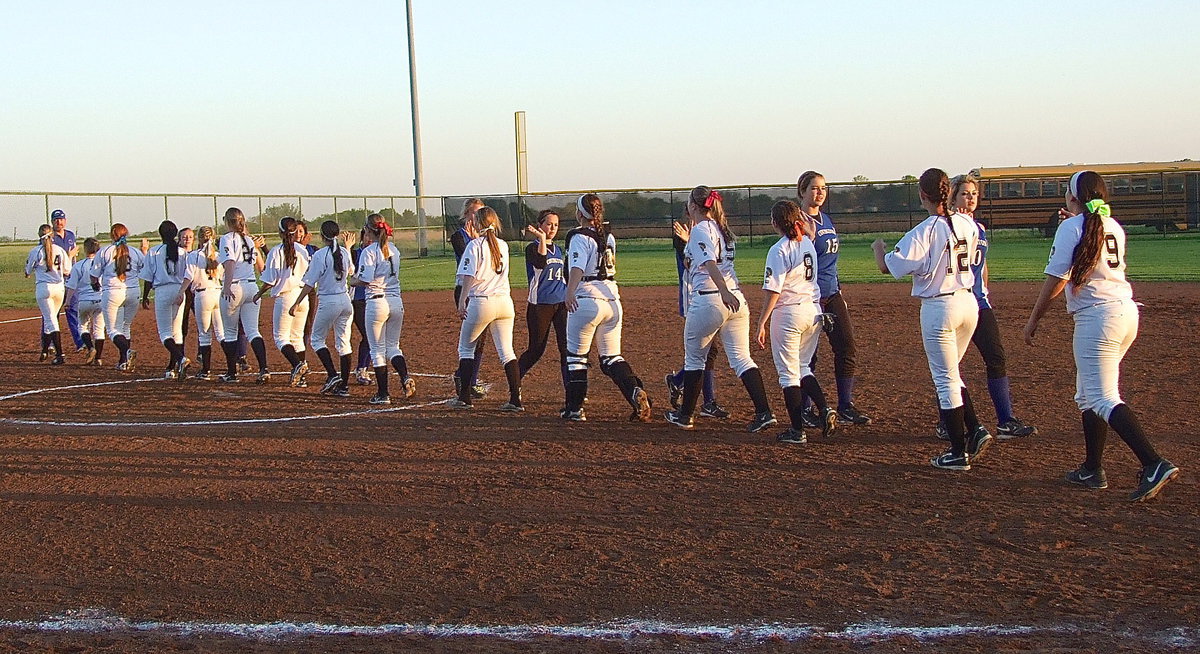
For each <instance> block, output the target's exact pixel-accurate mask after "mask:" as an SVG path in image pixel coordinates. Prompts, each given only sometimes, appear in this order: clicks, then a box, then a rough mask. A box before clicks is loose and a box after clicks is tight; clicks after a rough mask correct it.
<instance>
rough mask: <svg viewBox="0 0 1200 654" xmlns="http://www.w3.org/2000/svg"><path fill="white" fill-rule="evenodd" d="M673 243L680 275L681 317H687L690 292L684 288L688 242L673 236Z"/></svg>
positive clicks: (676, 270)
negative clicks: (684, 254)
mask: <svg viewBox="0 0 1200 654" xmlns="http://www.w3.org/2000/svg"><path fill="white" fill-rule="evenodd" d="M671 243H672V244H673V245H674V246H675V272H676V273H678V275H679V315H681V316H686V315H687V296H688V292H687V289H686V288H685V286H684V278H683V273H684V272H685V271H686V270H687V266H685V265H684V264H683V248H684V247H685V246H686V245H687V241H685V240H683V239H681V238H679V237H678V236H675V235H674V234H672V235H671Z"/></svg>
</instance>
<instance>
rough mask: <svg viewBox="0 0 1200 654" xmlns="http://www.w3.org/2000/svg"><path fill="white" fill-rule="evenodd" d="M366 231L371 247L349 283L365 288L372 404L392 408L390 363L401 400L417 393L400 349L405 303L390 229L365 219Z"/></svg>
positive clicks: (379, 218)
mask: <svg viewBox="0 0 1200 654" xmlns="http://www.w3.org/2000/svg"><path fill="white" fill-rule="evenodd" d="M366 231H367V233H368V234H369V236H370V238H371V241H372V243H371V245H369V246H367V248H366V249H365V250H363V253H362V258H361V259H360V261H359V267H358V273H357V274H356V276H355V280H354V281H353V282H352V283H353V284H355V285H366V287H367V306H366V315H365V322H366V325H367V339H368V341H369V342H370V345H371V363H372V364H373V365H374V366H375V387H376V389H375V395H374V396H372V397H371V400H370V402H371V404H391V403H392V398H391V396H390V395H388V369H387V364H388V363H389V362H390V363H391V364H392V367H393V368H395V369H396V373H397V374H399V375H400V381H401V383H402V384H403V385H404V397H412V396H413V395H415V394H416V392H417V383H416V381H415V380H413V378H412V377H410V376H409V375H408V361H407V360H406V359H405V358H404V351H403V350H401V349H400V334H401V332H402V331H403V329H404V302H403V300H401V299H400V251H399V250H397V249H395V248H394V247H391V246H390V245H389V243H388V241H390V240H391V237H392V227H391V225H388V224H387V223H386V222H385V221H384V220H383V216H380V215H379V214H377V213H373V214H371V215H369V216H367V225H366Z"/></svg>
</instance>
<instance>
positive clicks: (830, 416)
mask: <svg viewBox="0 0 1200 654" xmlns="http://www.w3.org/2000/svg"><path fill="white" fill-rule="evenodd" d="M771 224H772V225H773V226H774V227H775V231H776V232H777V233H778V234H779V236H780V238H779V241H777V242H776V243H775V245H772V246H771V249H770V250H769V251H768V252H767V264H766V273H765V275H764V277H763V290H765V291H766V292H767V293H766V297H764V298H763V309H762V314H761V315H759V318H758V331H757V334H758V336H757V338H756V340H757V341H758V346H759V347H762V348H765V347H766V337H767V321H768V320H770V321H771V356H772V357H773V358H774V359H775V370H777V371H778V372H779V385H780V386H782V387H783V400H784V403H785V404H787V411H788V417H789V418H790V419H791V426H790V427H789V428H788V429H786V430H785V431H784V432H783V433H782V434H780V435H779V437H778V440H779V441H780V442H781V443H795V444H804V443H807V442H808V438H807V437H806V436H805V435H804V415H803V414H804V404H805V402H806V401H807V400H809V399H811V400H812V402H813V404H815V405H816V407H817V410H818V411H820V415H821V435H822V436H825V437H829V436H831V435H833V433H834V430H836V429H837V423H838V414H837V411H835V410H834V409H832V408H830V406H829V405H828V404H827V403H826V402H825V393H824V392H823V391H822V390H821V384H820V383H818V382H817V378H816V376H814V375H813V373H812V367H811V362H812V356H813V353H814V352H816V350H817V339H818V338H820V336H821V328H822V325H823V324H824V323H823V320H822V317H821V312H820V309H819V308H818V306H819V302H820V300H821V287H820V285H819V284H817V268H818V263H817V249H816V247H815V246H814V245H813V238H814V237H815V236H816V233H817V225H816V222H815V221H814V220H813V219H812V218H811V217H809V215H808V214H806V213H804V212H803V211H801V210H800V207H799V205H797V204H796V203H795V202H792V201H790V200H783V201H781V202H776V203H775V206H773V207H771Z"/></svg>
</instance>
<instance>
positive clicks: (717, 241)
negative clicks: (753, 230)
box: [683, 220, 738, 293]
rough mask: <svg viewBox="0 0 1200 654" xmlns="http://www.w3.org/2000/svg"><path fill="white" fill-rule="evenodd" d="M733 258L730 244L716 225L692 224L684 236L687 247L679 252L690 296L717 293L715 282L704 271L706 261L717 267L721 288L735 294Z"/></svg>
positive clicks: (707, 222) (732, 249)
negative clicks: (721, 282) (721, 278)
mask: <svg viewBox="0 0 1200 654" xmlns="http://www.w3.org/2000/svg"><path fill="white" fill-rule="evenodd" d="M735 254H736V246H735V245H734V242H733V240H731V239H726V238H725V235H724V234H722V233H721V228H720V227H718V226H717V223H715V222H713V221H711V220H704V221H701V222H698V223H696V226H695V227H693V228H692V231H691V234H690V235H689V236H688V242H687V246H686V247H684V248H683V261H684V263H685V264H686V265H687V267H688V269H687V272H688V285H689V286H690V287H691V290H692V292H693V293H709V292H712V291H716V290H717V284H716V282H714V281H713V280H712V277H711V276H710V275H709V274H708V270H707V269H706V268H705V267H704V264H705V263H706V262H708V261H715V262H716V263H717V270H718V271H720V273H721V276H722V277H724V278H725V286H726V287H727V288H729V290H731V291H732V290H736V289H737V288H738V278H737V273H736V272H735V271H734V269H733V259H734V255H735Z"/></svg>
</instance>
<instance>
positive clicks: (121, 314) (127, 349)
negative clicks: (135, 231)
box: [91, 223, 145, 372]
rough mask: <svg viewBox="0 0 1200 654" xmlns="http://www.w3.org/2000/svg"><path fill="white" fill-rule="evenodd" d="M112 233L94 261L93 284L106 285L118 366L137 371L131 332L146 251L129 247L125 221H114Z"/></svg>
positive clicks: (106, 324)
mask: <svg viewBox="0 0 1200 654" xmlns="http://www.w3.org/2000/svg"><path fill="white" fill-rule="evenodd" d="M109 236H111V237H112V245H107V246H105V247H103V248H101V249H100V251H99V252H97V253H96V261H95V263H93V264H92V272H91V276H92V288H102V289H103V303H104V327H105V330H106V332H107V334H108V340H110V341H112V343H113V345H116V346H117V352H119V353H120V357H119V359H118V361H117V370H121V371H124V372H133V369H134V359H135V358H136V356H137V352H135V351H134V350H133V348H132V347H131V343H130V337H131V333H130V332H131V330H132V327H133V318H134V316H136V315H137V310H138V293H137V282H138V275H139V274H140V273H141V271H142V263H143V262H144V260H145V255H143V254H142V251H141V250H138V249H136V248H131V247H129V243H128V242H127V239H128V238H129V230H128V229H126V228H125V225H122V224H121V223H113V226H112V229H111V230H109ZM131 284H132V288H131V286H130V285H131Z"/></svg>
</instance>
